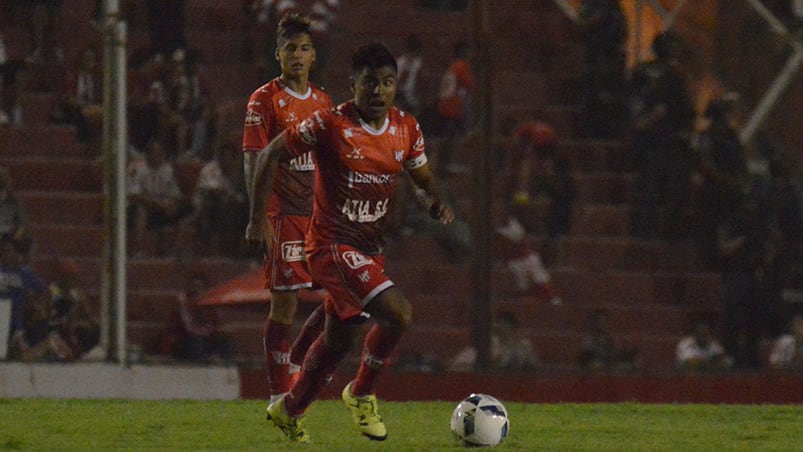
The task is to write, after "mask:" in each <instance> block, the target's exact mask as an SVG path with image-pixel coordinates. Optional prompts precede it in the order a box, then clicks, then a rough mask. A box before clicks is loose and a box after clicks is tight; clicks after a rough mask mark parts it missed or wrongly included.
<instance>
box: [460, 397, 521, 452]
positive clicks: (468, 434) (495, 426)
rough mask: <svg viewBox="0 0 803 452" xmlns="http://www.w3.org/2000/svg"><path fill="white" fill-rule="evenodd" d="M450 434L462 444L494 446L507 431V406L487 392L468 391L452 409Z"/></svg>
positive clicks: (508, 426)
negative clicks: (468, 394) (472, 392)
mask: <svg viewBox="0 0 803 452" xmlns="http://www.w3.org/2000/svg"><path fill="white" fill-rule="evenodd" d="M451 427H452V433H453V434H454V436H455V438H457V440H458V441H459V442H460V444H461V445H463V446H466V447H478V446H480V447H481V446H491V447H493V446H496V445H498V444H499V443H501V442H502V441H503V440H504V439H505V437H506V436H507V433H508V431H509V430H510V420H509V419H508V417H507V409H505V406H504V405H502V402H500V401H499V400H497V399H496V398H495V397H492V396H489V395H487V394H471V395H470V396H468V397H466V398H465V399H463V400H462V401H460V403H458V404H457V407H455V409H454V412H452V421H451Z"/></svg>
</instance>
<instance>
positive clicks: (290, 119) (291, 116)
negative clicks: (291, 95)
mask: <svg viewBox="0 0 803 452" xmlns="http://www.w3.org/2000/svg"><path fill="white" fill-rule="evenodd" d="M297 122H298V115H297V114H296V112H294V111H291V112H290V113H288V114H287V118H286V119H285V120H284V123H285V124H287V125H292V124H295V123H297Z"/></svg>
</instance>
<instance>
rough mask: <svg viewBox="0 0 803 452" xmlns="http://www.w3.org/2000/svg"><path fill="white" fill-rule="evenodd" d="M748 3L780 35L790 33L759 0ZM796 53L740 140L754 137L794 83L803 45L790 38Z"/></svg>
mask: <svg viewBox="0 0 803 452" xmlns="http://www.w3.org/2000/svg"><path fill="white" fill-rule="evenodd" d="M747 3H748V4H750V6H752V7H753V9H755V10H756V12H757V13H758V14H759V15H760V16H761V17H762V18H764V20H765V21H766V22H767V23H768V24H769V25H770V27H771V28H772V30H773V31H774V32H775V33H777V34H779V35H782V36H783V35H787V36H788V34H789V30H787V28H786V26H784V24H783V23H782V22H781V21H780V20H778V18H777V17H775V15H774V14H772V12H771V11H770V10H769V9H767V7H765V6H764V4H763V3H761V2H760V1H759V0H747ZM789 43H790V45H791V46H792V49H793V50H794V53H793V54H792V56H791V57H790V58H789V59H788V60H787V61H786V64H785V65H784V67H783V69H782V70H781V72H780V73H778V75H777V76H776V77H775V80H773V82H772V85H771V86H770V88H769V90H767V92H766V93H764V97H762V98H761V100H760V101H759V103H758V106H756V108H755V109H754V110H753V112H752V113H751V115H750V119H748V120H747V124H745V126H744V127H743V128H742V130H741V131H739V140H740V141H741V142H742V143H747V142H748V141H750V140H751V139H752V138H753V135H755V133H756V131H757V130H758V128H759V127H760V126H761V124H762V123H763V122H764V121H765V120H766V119H767V115H769V113H770V112H771V111H772V109H773V108H774V107H775V105H776V104H777V103H778V99H779V98H780V97H781V94H783V92H784V90H786V88H787V87H789V84H790V83H792V81H793V80H794V77H795V76H796V75H797V72H798V69H799V68H800V65H801V64H803V45H801V44H800V42H799V41H797V40H795V39H790V40H789Z"/></svg>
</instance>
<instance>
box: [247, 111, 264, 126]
mask: <svg viewBox="0 0 803 452" xmlns="http://www.w3.org/2000/svg"><path fill="white" fill-rule="evenodd" d="M260 124H262V115H260V114H259V113H257V112H256V111H254V110H251V109H250V108H249V109H248V112H246V114H245V126H246V127H251V126H258V125H260Z"/></svg>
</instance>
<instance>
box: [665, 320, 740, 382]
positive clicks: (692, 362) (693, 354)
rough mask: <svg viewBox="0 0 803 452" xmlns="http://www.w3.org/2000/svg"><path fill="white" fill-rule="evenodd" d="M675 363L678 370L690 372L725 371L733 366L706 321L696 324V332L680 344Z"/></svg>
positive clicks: (684, 338)
mask: <svg viewBox="0 0 803 452" xmlns="http://www.w3.org/2000/svg"><path fill="white" fill-rule="evenodd" d="M675 361H676V365H677V367H678V369H680V370H688V371H709V370H725V369H729V368H730V367H731V366H732V364H733V360H732V359H731V357H730V356H728V354H727V353H726V352H725V349H724V348H723V347H722V344H720V343H719V341H718V340H717V339H716V338H715V337H714V335H713V333H712V332H711V325H710V324H709V323H708V322H706V321H698V322H697V323H695V325H694V330H693V331H692V332H691V333H690V334H689V335H688V336H685V337H683V338H682V339H681V340H680V341H679V342H678V344H677V348H676V350H675Z"/></svg>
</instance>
